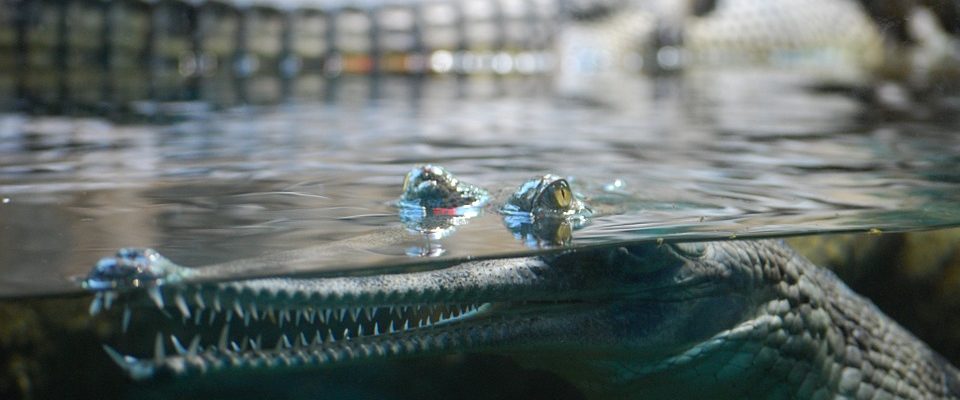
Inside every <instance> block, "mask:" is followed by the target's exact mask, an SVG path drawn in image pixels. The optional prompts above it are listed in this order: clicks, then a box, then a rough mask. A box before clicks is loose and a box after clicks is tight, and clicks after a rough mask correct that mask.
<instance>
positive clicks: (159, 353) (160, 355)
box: [153, 332, 167, 364]
mask: <svg viewBox="0 0 960 400" xmlns="http://www.w3.org/2000/svg"><path fill="white" fill-rule="evenodd" d="M166 358H167V350H166V349H165V348H164V346H163V335H161V334H160V332H157V336H156V338H155V339H154V340H153V362H155V363H157V364H160V363H162V362H163V360H164V359H166Z"/></svg>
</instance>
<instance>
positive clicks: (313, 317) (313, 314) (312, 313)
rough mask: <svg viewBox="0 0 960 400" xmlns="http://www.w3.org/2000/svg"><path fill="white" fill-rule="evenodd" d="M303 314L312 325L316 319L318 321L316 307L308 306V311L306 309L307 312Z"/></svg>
mask: <svg viewBox="0 0 960 400" xmlns="http://www.w3.org/2000/svg"><path fill="white" fill-rule="evenodd" d="M303 316H304V318H306V319H307V322H309V323H310V324H311V325H313V323H314V321H316V319H317V310H314V309H312V308H308V309H307V311H305V312H304V313H303Z"/></svg>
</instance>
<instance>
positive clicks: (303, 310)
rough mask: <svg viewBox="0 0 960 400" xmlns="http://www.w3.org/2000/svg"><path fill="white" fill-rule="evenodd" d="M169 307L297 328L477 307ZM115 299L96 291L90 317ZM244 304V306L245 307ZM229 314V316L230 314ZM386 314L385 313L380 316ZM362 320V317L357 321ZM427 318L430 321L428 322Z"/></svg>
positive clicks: (189, 315)
mask: <svg viewBox="0 0 960 400" xmlns="http://www.w3.org/2000/svg"><path fill="white" fill-rule="evenodd" d="M146 291H147V295H148V296H149V298H150V300H151V301H153V303H154V304H155V305H156V306H157V308H158V309H160V310H161V311H163V312H164V313H165V314H166V310H165V307H166V306H167V305H168V303H167V301H166V300H165V298H164V295H163V293H162V292H161V291H160V288H159V287H151V288H148V289H146ZM170 296H171V297H173V300H174V301H173V305H174V306H175V307H176V309H177V310H178V311H179V312H180V315H181V316H182V317H183V319H184V320H185V321H186V320H191V319H192V320H193V322H194V324H195V325H200V324H201V322H203V321H204V318H203V317H202V315H203V313H204V310H207V309H209V310H211V311H210V312H209V313H208V318H207V320H206V321H207V323H208V324H213V322H214V320H215V317H216V315H217V314H220V313H223V312H224V309H225V308H226V307H225V306H224V304H225V303H226V304H229V309H228V310H227V312H226V313H224V314H223V315H224V318H225V319H226V320H227V322H229V321H230V320H232V319H233V318H234V316H235V317H236V318H238V319H241V320H243V321H244V324H245V325H249V324H250V321H251V320H253V321H259V320H270V321H273V322H276V323H277V324H279V325H280V327H283V326H284V324H288V323H291V321H292V322H293V323H294V325H300V324H301V323H302V322H304V321H305V322H308V323H310V324H313V323H314V321H316V320H317V319H319V320H320V323H322V324H326V323H327V322H328V321H335V320H340V321H345V320H346V318H347V317H348V316H349V317H350V318H351V319H352V321H354V322H364V321H365V322H374V321H375V320H376V319H378V318H383V317H388V318H394V317H395V318H394V319H403V317H404V315H409V314H410V313H413V314H416V315H426V317H427V320H424V321H419V323H422V324H425V325H431V324H435V323H440V322H445V321H449V320H453V319H457V318H460V317H463V316H464V314H467V313H469V312H471V311H475V310H476V308H477V306H454V305H430V306H428V305H393V306H369V307H344V308H326V309H324V308H318V307H309V306H306V307H300V306H288V307H284V308H277V307H274V306H270V305H267V306H263V305H260V306H258V305H257V304H258V302H256V301H252V300H248V302H246V303H245V302H244V301H243V300H241V299H240V298H237V297H234V298H233V299H231V300H229V301H224V300H223V299H221V296H220V295H218V294H212V295H211V297H212V301H211V306H210V307H208V305H207V302H206V300H204V298H203V296H202V295H201V293H200V292H199V291H196V292H193V294H192V295H190V294H185V293H183V292H177V293H174V294H172V295H170ZM116 298H117V293H116V292H115V291H103V292H97V293H96V295H95V296H94V299H93V301H92V302H91V303H90V315H91V316H96V315H97V314H99V313H100V312H101V311H103V310H109V309H110V308H111V307H112V305H113V303H114V301H115V300H116ZM245 304H246V305H245ZM231 311H232V314H231ZM129 312H130V311H129V309H128V308H127V309H125V310H124V320H125V322H124V325H127V324H128V323H129V319H130V316H129ZM384 313H386V314H384ZM361 317H362V318H361ZM431 318H433V319H432V321H431V320H430V319H431Z"/></svg>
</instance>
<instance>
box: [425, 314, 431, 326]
mask: <svg viewBox="0 0 960 400" xmlns="http://www.w3.org/2000/svg"><path fill="white" fill-rule="evenodd" d="M430 324H432V322H431V321H430V314H427V322H426V325H427V326H430Z"/></svg>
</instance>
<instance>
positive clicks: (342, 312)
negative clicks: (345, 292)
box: [340, 308, 347, 321]
mask: <svg viewBox="0 0 960 400" xmlns="http://www.w3.org/2000/svg"><path fill="white" fill-rule="evenodd" d="M346 316H347V309H346V308H341V309H340V320H341V321H343V319H344V317H346Z"/></svg>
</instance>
